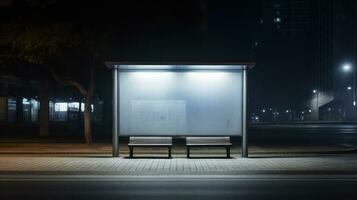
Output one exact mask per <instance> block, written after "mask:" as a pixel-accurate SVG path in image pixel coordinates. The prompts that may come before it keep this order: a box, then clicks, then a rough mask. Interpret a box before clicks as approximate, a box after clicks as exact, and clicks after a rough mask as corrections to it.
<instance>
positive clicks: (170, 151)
mask: <svg viewBox="0 0 357 200" xmlns="http://www.w3.org/2000/svg"><path fill="white" fill-rule="evenodd" d="M169 158H171V147H169Z"/></svg>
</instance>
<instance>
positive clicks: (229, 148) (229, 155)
mask: <svg viewBox="0 0 357 200" xmlns="http://www.w3.org/2000/svg"><path fill="white" fill-rule="evenodd" d="M226 150H227V158H230V157H231V147H227V149H226Z"/></svg>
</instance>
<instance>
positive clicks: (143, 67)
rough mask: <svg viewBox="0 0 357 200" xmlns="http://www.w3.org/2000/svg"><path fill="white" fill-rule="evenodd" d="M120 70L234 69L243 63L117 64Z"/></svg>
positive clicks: (242, 66) (241, 66)
mask: <svg viewBox="0 0 357 200" xmlns="http://www.w3.org/2000/svg"><path fill="white" fill-rule="evenodd" d="M117 66H118V67H119V69H122V70H232V69H233V70H236V69H243V68H244V67H245V66H244V65H117Z"/></svg>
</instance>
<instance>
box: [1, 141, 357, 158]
mask: <svg viewBox="0 0 357 200" xmlns="http://www.w3.org/2000/svg"><path fill="white" fill-rule="evenodd" d="M356 150H357V147H356V146H352V145H349V144H323V145H322V144H300V145H291V144H288V145H281V144H280V145H272V144H271V145H256V144H251V145H249V152H250V153H252V154H335V153H346V152H352V151H356ZM111 151H112V146H111V144H110V143H95V144H92V145H87V144H85V143H79V142H73V141H71V142H64V143H63V142H61V143H56V142H54V141H41V140H33V141H26V140H25V141H20V142H18V141H16V140H14V141H1V142H0V155H6V154H70V155H72V154H87V155H90V154H93V155H98V154H99V155H111ZM192 151H193V152H196V153H200V154H202V153H203V154H221V153H224V150H223V149H215V148H202V149H197V150H192ZM135 152H136V153H139V154H166V153H167V150H166V149H158V148H153V149H149V148H145V149H141V148H137V149H135ZM231 152H232V155H234V154H236V155H240V146H239V144H234V146H233V147H232V151H231ZM120 153H121V155H122V156H126V155H128V147H127V145H126V144H120ZM173 154H174V155H176V156H178V157H184V156H185V155H186V149H185V146H184V144H175V145H174V147H173Z"/></svg>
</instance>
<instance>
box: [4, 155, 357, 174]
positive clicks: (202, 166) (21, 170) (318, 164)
mask: <svg viewBox="0 0 357 200" xmlns="http://www.w3.org/2000/svg"><path fill="white" fill-rule="evenodd" d="M356 158H357V155H355V154H349V155H334V156H314V157H255V158H240V157H236V158H232V159H225V158H223V159H218V158H205V159H197V158H192V159H186V158H173V159H159V158H155V159H153V158H136V159H128V158H123V157H122V158H111V157H106V156H102V157H100V156H98V157H68V156H67V157H61V156H58V157H53V156H38V157H27V156H0V175H17V174H22V175H130V176H139V175H140V176H143V175H156V176H160V175H161V176H172V175H174V176H177V175H252V174H294V175H297V174H304V175H311V174H313V175H318V174H357V159H356Z"/></svg>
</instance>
